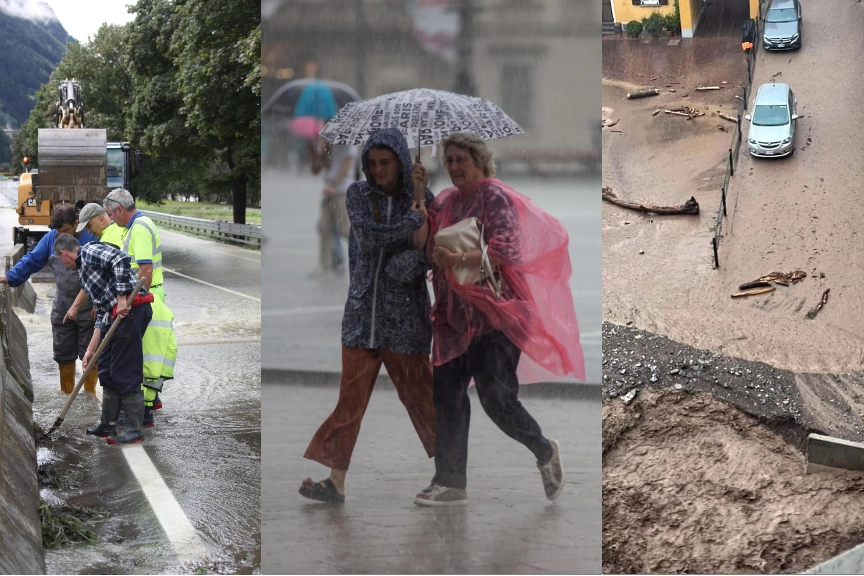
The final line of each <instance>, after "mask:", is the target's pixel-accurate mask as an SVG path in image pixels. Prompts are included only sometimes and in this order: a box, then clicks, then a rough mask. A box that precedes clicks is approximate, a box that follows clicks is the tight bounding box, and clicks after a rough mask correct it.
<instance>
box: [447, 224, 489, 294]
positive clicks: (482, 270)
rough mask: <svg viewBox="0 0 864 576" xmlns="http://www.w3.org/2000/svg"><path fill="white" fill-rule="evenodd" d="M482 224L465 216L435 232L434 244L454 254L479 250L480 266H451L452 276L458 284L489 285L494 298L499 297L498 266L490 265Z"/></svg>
mask: <svg viewBox="0 0 864 576" xmlns="http://www.w3.org/2000/svg"><path fill="white" fill-rule="evenodd" d="M483 232H484V230H483V225H482V224H480V221H479V220H478V219H477V218H474V217H471V218H466V219H465V220H462V221H460V222H457V223H456V224H453V225H452V226H448V227H447V228H443V229H441V230H439V231H438V232H437V233H436V234H435V245H436V246H443V247H444V248H447V249H448V250H450V251H451V252H455V253H456V254H464V253H465V252H470V251H471V250H481V251H482V254H481V256H480V266H479V267H477V268H474V267H470V266H463V265H456V266H453V267H452V270H453V276H455V277H456V281H457V282H459V284H460V285H465V284H480V286H481V287H482V286H483V282H484V281H485V282H486V285H487V286H489V289H490V290H491V291H492V295H493V296H494V297H495V299H496V300H500V299H501V285H500V283H499V281H498V277H497V276H496V275H497V273H498V272H499V268H498V267H497V266H496V267H494V268H493V267H492V263H491V262H490V261H489V254H488V251H489V246H487V245H486V241H485V239H484V238H483Z"/></svg>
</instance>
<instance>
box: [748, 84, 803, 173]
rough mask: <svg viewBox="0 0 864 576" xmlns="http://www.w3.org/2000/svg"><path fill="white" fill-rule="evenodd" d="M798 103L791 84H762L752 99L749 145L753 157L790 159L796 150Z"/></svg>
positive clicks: (749, 119)
mask: <svg viewBox="0 0 864 576" xmlns="http://www.w3.org/2000/svg"><path fill="white" fill-rule="evenodd" d="M797 108H798V101H797V99H796V98H795V94H793V93H792V89H791V88H789V85H788V84H781V83H779V82H776V83H774V82H772V83H770V84H762V85H761V86H759V90H758V91H757V92H756V98H755V99H754V100H753V114H752V116H751V115H750V114H747V115H746V116H744V119H745V120H748V121H749V122H750V129H749V130H748V133H747V144H748V147H749V149H750V154H752V155H753V156H762V157H775V156H788V155H789V154H792V152H793V151H794V150H795V144H794V140H795V125H796V124H797V120H798V114H797Z"/></svg>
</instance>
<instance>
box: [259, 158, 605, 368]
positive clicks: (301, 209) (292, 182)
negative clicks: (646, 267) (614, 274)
mask: <svg viewBox="0 0 864 576" xmlns="http://www.w3.org/2000/svg"><path fill="white" fill-rule="evenodd" d="M505 180H506V182H507V183H508V184H511V185H512V186H513V187H514V188H516V189H517V190H519V191H520V192H522V193H523V194H526V195H527V196H529V197H530V198H531V199H532V200H533V201H534V202H536V203H537V204H538V205H539V206H541V207H542V208H544V209H545V210H548V211H549V212H550V213H551V214H552V215H553V216H555V217H556V218H558V219H559V220H560V221H561V223H562V224H564V226H565V227H566V228H567V231H568V233H569V234H570V258H571V262H572V265H573V275H572V277H571V281H570V286H571V288H572V293H573V301H574V305H575V308H576V316H577V318H578V321H579V330H580V339H581V343H582V348H583V350H584V352H585V367H586V378H587V382H588V383H590V384H598V383H599V382H600V378H601V370H600V359H601V350H600V322H601V307H600V291H601V288H600V269H601V261H602V256H601V242H600V235H601V230H600V194H599V188H600V183H599V182H598V181H596V180H578V179H577V180H573V179H570V180H559V179H545V180H544V179H526V178H521V179H519V178H508V179H505ZM321 183H322V180H321V178H320V176H312V175H311V174H309V173H308V172H305V173H303V174H298V173H296V172H293V171H287V170H285V171H278V170H274V169H269V170H268V169H265V170H264V171H263V174H262V196H263V198H264V202H263V203H264V209H265V212H264V216H263V218H264V223H263V224H264V226H263V228H264V235H265V236H264V246H265V248H264V251H265V252H266V261H267V264H268V265H267V267H266V268H265V269H264V270H263V271H262V277H261V281H262V287H263V288H262V292H263V295H264V296H263V298H264V303H263V308H262V314H263V316H264V320H263V334H264V341H263V346H262V358H261V367H262V369H263V370H264V371H265V374H266V373H268V372H269V371H280V372H294V373H296V372H301V373H303V374H308V373H320V372H328V373H338V372H339V371H340V364H341V331H342V313H343V311H344V307H345V298H346V296H347V293H348V274H347V270H346V271H345V272H343V273H342V274H334V273H331V274H329V275H327V276H325V277H319V278H310V277H308V274H309V273H310V272H312V271H313V270H315V268H316V267H317V265H318V235H317V231H316V226H317V222H318V218H319V202H320V198H321ZM445 185H449V179H448V178H447V177H446V175H443V176H442V177H441V178H439V179H437V181H436V182H434V183H433V184H432V185H430V188H431V189H432V190H433V192H435V193H437V192H440V191H441V190H442V189H443V188H444V186H445ZM343 248H344V251H345V255H346V257H347V253H348V247H347V242H344V241H343ZM430 294H431V288H430Z"/></svg>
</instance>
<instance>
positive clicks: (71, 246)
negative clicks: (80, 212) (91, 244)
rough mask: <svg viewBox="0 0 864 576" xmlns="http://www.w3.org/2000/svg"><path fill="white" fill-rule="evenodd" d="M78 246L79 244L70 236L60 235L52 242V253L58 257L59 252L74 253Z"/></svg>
mask: <svg viewBox="0 0 864 576" xmlns="http://www.w3.org/2000/svg"><path fill="white" fill-rule="evenodd" d="M79 246H81V244H79V243H78V240H76V239H75V237H74V236H72V235H71V234H60V235H59V236H57V239H56V240H55V241H54V253H55V254H57V255H58V256H59V255H60V251H61V250H65V251H66V252H74V251H75V249H76V248H78V247H79Z"/></svg>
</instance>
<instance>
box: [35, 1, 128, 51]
mask: <svg viewBox="0 0 864 576" xmlns="http://www.w3.org/2000/svg"><path fill="white" fill-rule="evenodd" d="M42 1H43V2H45V3H46V4H48V5H49V6H51V8H52V9H53V10H54V13H55V14H56V15H57V19H58V20H60V23H61V24H63V27H64V28H65V29H66V31H67V32H68V33H69V34H71V35H72V36H73V37H74V38H75V39H76V40H78V41H79V42H81V43H84V42H87V38H88V37H92V36H95V35H96V32H97V31H98V30H99V27H100V26H102V24H103V23H105V22H107V23H108V24H125V23H127V22H131V21H132V19H133V15H132V14H129V13H128V12H126V6H127V5H128V4H132V5H134V4H135V2H134V1H132V0H78V1H76V2H70V1H69V0H42Z"/></svg>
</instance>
